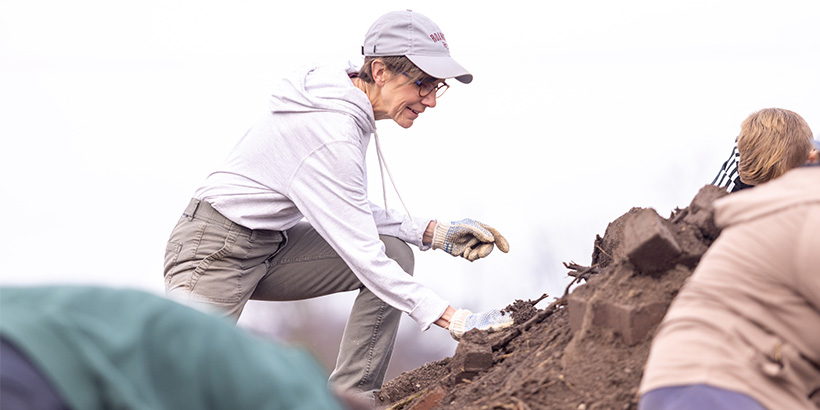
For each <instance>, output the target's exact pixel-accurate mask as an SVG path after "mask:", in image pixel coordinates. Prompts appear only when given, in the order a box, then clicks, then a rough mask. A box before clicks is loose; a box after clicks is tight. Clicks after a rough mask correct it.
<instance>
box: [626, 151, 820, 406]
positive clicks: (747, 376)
mask: <svg viewBox="0 0 820 410" xmlns="http://www.w3.org/2000/svg"><path fill="white" fill-rule="evenodd" d="M812 165H814V164H811V165H807V166H803V167H798V168H795V169H792V170H790V171H788V172H786V173H785V174H784V175H782V176H780V177H778V178H776V179H774V180H772V181H769V182H766V183H764V184H761V185H758V186H756V187H755V189H750V190H744V191H741V192H738V193H735V194H732V195H730V196H726V197H724V198H721V199H719V200H717V201H716V202H715V222H716V224H718V226H720V227H722V228H723V230H722V232H721V234H720V236H719V237H718V239H717V240H716V241H715V242H714V244H713V245H712V246H711V247H710V248H709V250H708V251H707V252H706V254H705V255H704V256H703V259H702V260H701V261H700V263H699V265H698V267H697V268H696V270H695V272H694V273H693V274H692V276H691V277H690V278H689V279H688V280H687V282H686V283H685V284H684V286H683V288H682V289H681V291H680V293H679V294H678V296H677V297H676V298H675V300H674V301H673V302H672V304H671V306H670V308H669V310H668V312H667V314H666V316H665V317H664V319H663V321H662V323H661V324H660V325H659V327H658V330H657V333H656V335H655V338H654V340H653V343H652V347H651V351H650V353H649V358H648V360H647V363H646V367H645V369H644V375H643V379H642V381H641V385H640V389H639V393H640V394H641V399H640V403H639V409H640V410H650V409H651V410H664V409H676V410H681V409H698V410H701V409H712V410H715V409H733V410H734V409H769V410H774V409H790V410H791V409H807V408H816V406H815V404H814V402H816V401H817V396H820V166H816V165H814V166H812ZM812 396H814V397H812Z"/></svg>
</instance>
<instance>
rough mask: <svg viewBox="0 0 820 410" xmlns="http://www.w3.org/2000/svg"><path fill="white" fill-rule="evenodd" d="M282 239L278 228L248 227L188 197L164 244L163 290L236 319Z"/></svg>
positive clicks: (182, 299) (186, 301) (172, 295)
mask: <svg viewBox="0 0 820 410" xmlns="http://www.w3.org/2000/svg"><path fill="white" fill-rule="evenodd" d="M283 241H284V235H283V234H282V232H278V231H260V230H256V231H254V230H250V229H248V228H245V227H243V226H240V225H237V224H235V223H233V222H231V221H230V220H228V219H227V218H225V217H224V216H222V215H221V214H220V213H219V212H217V211H216V210H215V209H213V208H212V207H211V206H210V205H209V204H208V203H207V202H204V201H199V200H196V199H194V200H191V203H190V204H189V205H188V207H187V208H186V210H185V212H184V213H183V215H182V217H181V218H180V219H179V222H178V223H177V225H176V227H175V228H174V230H173V232H172V233H171V238H170V239H169V240H168V244H167V246H166V249H165V290H166V293H168V295H169V296H171V297H173V298H175V299H178V300H180V301H182V302H184V303H186V304H189V305H194V306H195V307H201V308H203V309H205V310H209V311H214V310H215V309H214V308H216V313H218V314H223V315H225V316H232V317H233V318H234V319H238V318H239V315H240V314H241V313H242V309H243V308H244V306H245V303H247V301H248V299H250V297H251V294H252V293H253V291H254V289H256V285H257V283H258V282H259V280H261V279H262V278H263V277H264V276H265V273H266V270H267V266H266V263H265V262H266V261H267V260H268V259H269V258H270V257H271V255H273V254H275V253H276V251H277V250H278V249H279V248H280V245H281V243H282V242H283Z"/></svg>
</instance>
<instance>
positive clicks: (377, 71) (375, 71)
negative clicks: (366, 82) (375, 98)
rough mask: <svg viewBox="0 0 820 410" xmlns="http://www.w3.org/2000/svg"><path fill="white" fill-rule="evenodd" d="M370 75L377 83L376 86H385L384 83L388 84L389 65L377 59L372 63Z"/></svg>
mask: <svg viewBox="0 0 820 410" xmlns="http://www.w3.org/2000/svg"><path fill="white" fill-rule="evenodd" d="M370 73H371V74H372V75H373V81H375V82H376V85H378V86H379V87H381V86H383V85H384V83H386V82H387V75H388V70H387V65H385V64H384V61H382V60H379V59H375V60H373V61H371V62H370Z"/></svg>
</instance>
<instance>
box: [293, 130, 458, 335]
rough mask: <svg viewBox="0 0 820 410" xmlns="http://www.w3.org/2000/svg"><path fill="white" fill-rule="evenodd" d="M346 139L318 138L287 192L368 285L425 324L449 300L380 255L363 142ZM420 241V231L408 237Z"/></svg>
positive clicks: (396, 226) (403, 226) (394, 225)
mask: <svg viewBox="0 0 820 410" xmlns="http://www.w3.org/2000/svg"><path fill="white" fill-rule="evenodd" d="M351 140H352V139H351ZM351 140H337V141H333V142H328V143H325V144H322V145H321V146H320V147H318V148H317V149H315V150H314V151H313V152H311V153H310V154H309V155H308V156H306V157H305V158H304V159H303V160H302V162H301V164H300V165H299V167H298V169H297V170H296V172H295V173H294V174H293V177H292V178H291V181H290V182H289V184H288V197H289V198H291V200H292V201H293V202H294V203H295V204H296V206H297V207H298V208H299V210H300V211H301V212H302V214H303V215H304V216H305V218H307V220H308V221H309V222H310V223H311V224H312V225H313V227H314V228H315V229H316V230H317V231H318V232H319V234H320V235H322V237H323V238H325V240H327V241H328V243H329V244H330V245H331V246H332V247H333V249H334V250H336V252H337V253H338V254H339V256H340V257H341V258H342V259H343V260H344V261H345V262H346V263H347V265H348V266H350V267H351V269H352V270H353V272H354V273H355V274H356V276H357V277H358V278H359V280H361V281H362V283H363V284H364V285H365V286H366V287H367V288H368V289H370V290H371V291H373V293H375V294H376V295H377V296H378V297H379V298H381V299H382V300H383V301H385V302H386V303H388V304H389V305H391V306H393V307H395V308H397V309H399V310H401V311H403V312H405V313H407V314H409V315H410V317H411V318H413V320H415V321H416V322H418V323H419V325H420V326H421V328H422V329H423V330H426V329H427V328H429V327H430V325H431V324H432V323H433V322H434V321H435V320H436V319H438V318H439V317H441V314H442V313H443V312H444V310H445V309H446V308H447V306H448V302H447V301H445V300H444V299H442V298H440V297H439V296H437V295H436V294H435V293H434V292H433V291H432V290H431V289H429V288H428V287H426V286H424V285H422V284H421V283H420V282H418V281H417V280H416V279H415V278H414V277H413V276H411V275H408V274H407V273H405V272H404V271H403V270H402V269H401V267H400V266H399V265H398V263H396V262H395V261H393V260H392V259H390V258H388V257H387V255H385V253H384V245H383V243H382V242H381V240H379V230H378V229H377V226H376V222H375V219H374V214H373V212H372V210H371V203H370V201H369V200H368V198H367V190H366V185H365V177H364V175H365V172H364V171H365V170H364V167H365V165H364V156H363V152H362V147H361V146H358V145H356V144H355V143H353V142H351ZM394 221H395V222H391V223H388V224H387V226H388V227H390V229H393V230H395V231H402V230H404V231H405V234H403V237H402V236H399V237H401V238H402V239H409V238H408V235H407V234H406V232H408V231H411V229H408V228H407V224H410V225H412V223H411V222H410V221H409V220H408V221H401V222H399V219H395V220H394ZM420 241H421V237H420V234H419V237H418V240H417V241H415V240H412V241H410V242H419V243H420Z"/></svg>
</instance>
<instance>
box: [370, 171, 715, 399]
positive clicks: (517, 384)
mask: <svg viewBox="0 0 820 410" xmlns="http://www.w3.org/2000/svg"><path fill="white" fill-rule="evenodd" d="M723 195H725V192H724V191H723V190H721V189H718V188H716V187H712V186H706V187H704V188H702V189H701V190H700V192H699V193H698V194H697V195H696V196H695V198H694V199H693V201H692V203H691V204H690V205H689V206H688V207H687V208H685V209H677V210H675V212H673V213H672V215H670V216H669V218H662V217H660V216H659V215H657V213H656V212H655V211H654V210H652V209H643V208H633V209H631V210H630V211H629V212H627V213H625V214H624V215H622V216H621V217H619V218H618V219H616V220H615V221H613V222H611V223H610V224H609V226H608V227H607V229H606V232H605V234H604V236H603V237H600V236H598V237H596V238H595V240H594V243H593V252H592V263H591V265H590V266H589V267H585V266H580V265H577V264H574V263H565V266H566V267H567V268H568V269H569V270H570V272H568V275H569V278H570V279H571V280H570V281H569V282H568V284H567V291H566V292H565V294H564V295H562V296H561V297H559V298H553V299H554V301H553V302H552V303H551V304H550V305H549V306H548V307H546V308H544V309H536V308H535V307H534V305H535V303H536V302H538V300H541V299H542V298H543V297H542V298H539V299H538V300H536V301H532V300H528V301H523V300H516V301H515V302H513V303H512V304H510V305H509V306H508V307H507V308H506V309H505V310H506V311H508V312H511V313H512V314H513V318H514V319H515V324H514V325H513V327H511V328H509V329H505V330H504V331H502V332H498V333H493V334H488V333H486V332H482V331H478V330H472V331H470V332H468V333H467V334H465V335H464V337H463V338H462V340H461V341H460V342H459V345H458V347H457V349H456V352H455V354H454V356H453V357H447V358H443V359H442V360H439V361H436V362H432V363H427V364H425V365H424V366H422V367H420V368H417V369H414V370H412V371H408V372H405V373H402V374H401V375H400V376H398V377H396V378H394V379H393V380H390V381H388V382H387V383H385V385H384V387H383V388H382V390H381V392H380V393H379V394H378V395H377V397H378V399H379V400H380V405H381V408H382V409H396V410H398V409H404V410H424V409H428V410H429V409H482V410H484V409H487V410H493V409H515V410H518V409H520V410H525V409H580V410H583V409H586V410H593V409H607V410H610V409H618V410H620V409H623V410H627V409H637V391H638V385H639V383H640V379H641V375H642V372H643V366H644V364H645V362H646V359H647V356H648V353H649V347H650V344H651V342H652V336H653V334H654V331H655V328H656V326H657V324H658V323H659V322H660V320H661V319H662V317H663V314H664V313H665V312H666V308H667V307H668V306H669V303H671V301H672V299H673V298H674V296H675V295H676V294H677V292H678V290H679V289H680V287H681V286H682V284H683V282H684V281H685V280H686V278H687V277H689V275H690V274H691V273H692V270H693V269H694V268H695V266H696V265H697V263H698V261H699V260H700V257H701V256H702V255H703V253H704V252H705V251H706V249H707V248H708V247H709V245H711V243H712V242H713V241H714V239H715V238H717V236H718V234H719V233H720V231H719V230H718V229H717V228H716V227H715V225H714V223H713V219H712V206H711V205H712V202H713V201H714V200H715V199H717V198H720V197H721V196H723ZM570 290H571V291H570ZM545 296H546V295H545Z"/></svg>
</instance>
